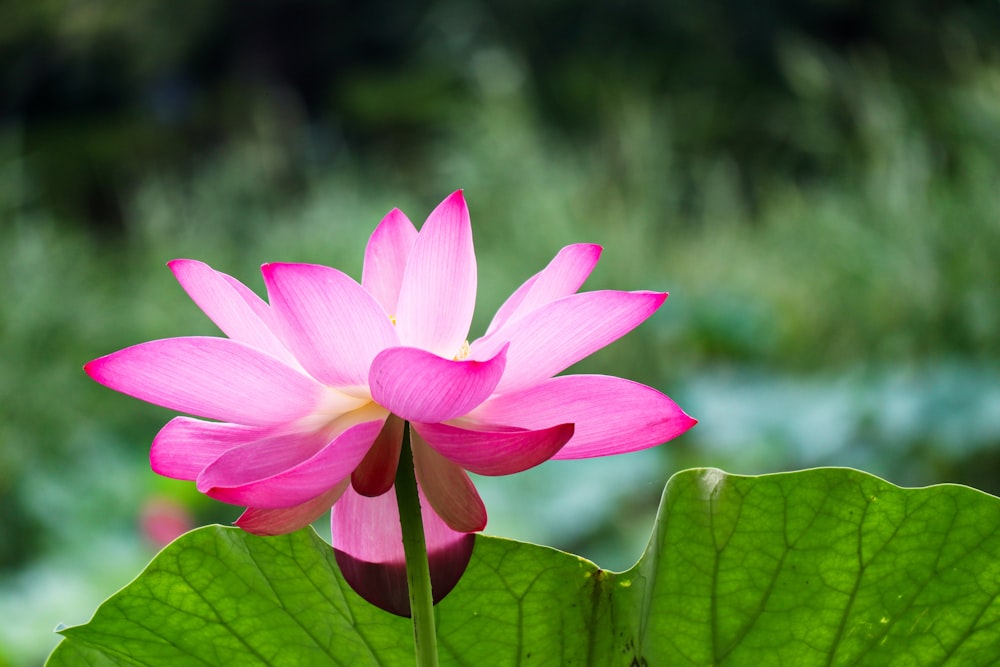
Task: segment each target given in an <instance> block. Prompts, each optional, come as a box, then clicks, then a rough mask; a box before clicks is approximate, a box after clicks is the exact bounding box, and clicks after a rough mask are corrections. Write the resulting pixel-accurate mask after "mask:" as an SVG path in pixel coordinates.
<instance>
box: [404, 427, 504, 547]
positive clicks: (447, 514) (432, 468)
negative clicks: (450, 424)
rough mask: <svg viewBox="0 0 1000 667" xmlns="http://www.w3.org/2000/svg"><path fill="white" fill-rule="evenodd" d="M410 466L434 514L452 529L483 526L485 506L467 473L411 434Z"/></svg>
mask: <svg viewBox="0 0 1000 667" xmlns="http://www.w3.org/2000/svg"><path fill="white" fill-rule="evenodd" d="M413 465H414V468H415V469H416V473H417V480H418V481H419V482H420V488H421V489H423V491H424V495H425V496H426V497H427V500H428V501H430V504H431V507H433V508H434V513H435V514H437V515H438V516H439V517H441V519H442V520H443V521H444V522H445V523H446V524H448V527H449V528H451V529H452V530H457V531H459V532H462V533H472V532H476V531H480V530H482V529H483V528H485V527H486V506H485V505H483V501H482V499H481V498H480V497H479V492H478V491H476V486H475V484H473V483H472V480H471V479H469V476H468V475H467V474H466V473H465V471H464V470H462V469H461V468H460V467H459V466H457V465H455V464H454V463H452V462H451V461H449V460H448V459H446V458H445V457H443V456H441V455H440V454H438V453H437V452H436V451H434V450H433V449H431V447H430V446H429V445H428V444H427V443H426V442H424V440H423V438H421V437H420V436H419V434H417V433H414V434H413Z"/></svg>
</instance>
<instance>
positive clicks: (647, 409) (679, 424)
mask: <svg viewBox="0 0 1000 667" xmlns="http://www.w3.org/2000/svg"><path fill="white" fill-rule="evenodd" d="M470 417H471V418H474V419H476V420H477V421H482V422H486V423H490V424H504V425H507V426H519V427H521V428H529V429H539V428H544V427H546V426H550V425H552V424H558V423H560V422H564V421H572V422H573V424H574V426H575V429H576V430H575V432H574V434H573V437H572V438H571V439H570V441H569V442H568V443H566V445H565V446H564V447H563V448H562V449H560V450H559V452H558V453H556V454H555V455H554V456H553V457H552V458H554V459H581V458H589V457H593V456H608V455H611V454H624V453H626V452H634V451H636V450H639V449H645V448H647V447H652V446H654V445H658V444H660V443H663V442H666V441H667V440H671V439H673V438H676V437H677V436H679V435H680V434H681V433H684V432H685V431H687V430H688V429H689V428H691V427H692V426H694V425H695V424H696V423H697V421H696V420H694V419H692V418H691V417H689V416H688V415H686V414H685V413H684V411H683V410H681V409H680V408H679V407H678V406H677V404H676V403H674V402H673V401H672V400H670V398H668V397H667V396H665V395H663V394H661V393H660V392H658V391H656V390H655V389H653V388H651V387H647V386H645V385H642V384H639V383H638V382H632V381H631V380H624V379H622V378H617V377H608V376H604V375H566V376H562V377H556V378H551V379H549V380H545V381H543V382H540V383H538V384H537V385H535V386H534V387H531V388H530V389H524V390H521V391H516V392H512V393H509V394H502V395H499V396H495V397H493V398H491V399H490V400H488V401H486V402H485V403H483V404H482V405H481V406H479V408H477V409H476V410H475V411H473V413H472V414H471V415H470Z"/></svg>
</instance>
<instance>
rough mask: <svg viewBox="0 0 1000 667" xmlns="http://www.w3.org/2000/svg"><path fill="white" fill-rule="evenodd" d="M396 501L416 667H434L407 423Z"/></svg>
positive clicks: (424, 550)
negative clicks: (404, 555) (408, 593)
mask: <svg viewBox="0 0 1000 667" xmlns="http://www.w3.org/2000/svg"><path fill="white" fill-rule="evenodd" d="M396 503H397V504H398V505H399V523H400V526H401V528H402V531H403V551H404V553H405V554H406V583H407V585H408V588H409V591H410V616H411V618H412V620H413V644H414V650H415V653H416V658H417V662H416V664H417V667H437V664H438V653H437V631H436V629H435V625H434V599H433V597H432V593H431V570H430V564H429V562H428V558H427V544H426V541H425V539H424V524H423V517H422V516H421V513H420V495H419V493H418V492H417V478H416V473H415V470H414V462H413V451H412V448H411V446H410V424H409V422H407V423H406V424H405V425H404V427H403V448H402V451H401V452H400V455H399V465H398V466H397V467H396Z"/></svg>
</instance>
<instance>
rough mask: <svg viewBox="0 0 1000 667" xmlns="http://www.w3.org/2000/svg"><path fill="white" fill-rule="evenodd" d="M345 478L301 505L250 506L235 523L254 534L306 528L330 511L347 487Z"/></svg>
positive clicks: (277, 532) (281, 532)
mask: <svg viewBox="0 0 1000 667" xmlns="http://www.w3.org/2000/svg"><path fill="white" fill-rule="evenodd" d="M348 483H349V482H348V480H347V479H344V480H342V481H341V482H340V483H339V484H337V485H336V486H334V487H333V488H332V489H330V490H329V491H327V492H326V493H323V494H321V495H318V496H316V497H315V498H313V499H312V500H308V501H306V502H304V503H302V504H301V505H296V506H294V507H286V508H282V509H260V508H257V507H248V508H247V510H246V511H245V512H243V514H241V515H240V518H239V519H237V520H236V521H235V524H236V525H237V526H239V527H240V528H242V529H243V530H245V531H247V532H248V533H253V534H254V535H284V534H286V533H294V532H295V531H296V530H299V529H300V528H305V527H306V526H308V525H309V524H311V523H312V522H313V521H315V520H316V519H318V518H320V517H321V516H323V514H324V513H326V512H329V511H330V508H331V507H333V504H334V503H335V502H337V499H338V498H340V496H341V495H343V493H344V491H345V490H346V489H347V485H348Z"/></svg>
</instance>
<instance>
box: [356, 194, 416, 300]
mask: <svg viewBox="0 0 1000 667" xmlns="http://www.w3.org/2000/svg"><path fill="white" fill-rule="evenodd" d="M416 240H417V228H416V227H414V226H413V223H412V222H410V219H409V218H407V217H406V216H405V215H403V212H402V211H400V210H399V209H398V208H394V209H392V210H391V211H389V212H388V213H387V214H386V216H385V217H384V218H382V222H380V223H379V225H378V227H376V228H375V231H374V232H372V235H371V238H369V239H368V247H367V248H365V265H364V269H362V271H361V286H362V287H364V288H365V290H367V291H368V293H369V294H371V295H372V296H373V297H375V300H376V301H378V302H379V303H380V304H382V307H383V308H385V312H386V313H388V314H390V315H395V313H396V304H397V303H398V302H399V288H400V286H401V285H402V284H403V271H404V270H405V269H406V259H407V258H408V257H409V256H410V250H412V249H413V244H414V242H415V241H416Z"/></svg>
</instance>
